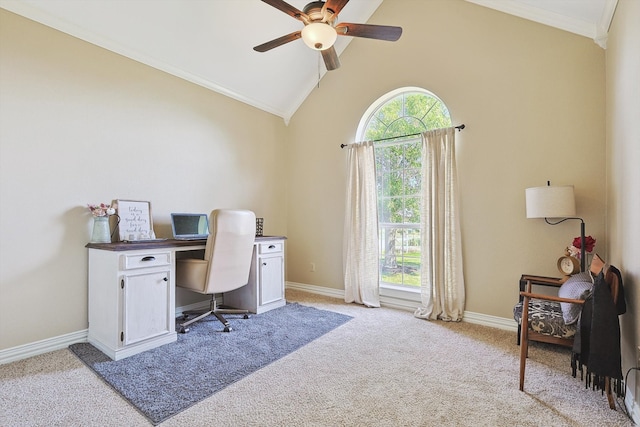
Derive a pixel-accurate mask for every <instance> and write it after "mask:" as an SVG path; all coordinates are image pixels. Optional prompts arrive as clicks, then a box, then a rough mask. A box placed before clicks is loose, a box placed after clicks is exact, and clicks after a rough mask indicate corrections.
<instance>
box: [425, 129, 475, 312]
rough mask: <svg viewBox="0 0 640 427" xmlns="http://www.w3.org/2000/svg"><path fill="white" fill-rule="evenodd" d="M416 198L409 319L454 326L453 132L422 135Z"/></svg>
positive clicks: (457, 271) (459, 288)
mask: <svg viewBox="0 0 640 427" xmlns="http://www.w3.org/2000/svg"><path fill="white" fill-rule="evenodd" d="M422 194H423V198H422V205H421V207H420V218H421V220H420V221H421V223H420V225H421V228H422V232H421V240H422V254H421V267H420V281H421V283H420V286H421V299H422V306H420V307H418V309H417V310H416V311H415V313H414V314H415V316H416V317H420V318H424V319H442V320H447V321H460V320H462V316H463V314H464V302H465V301H464V300H465V294H464V277H463V272H462V239H461V236H460V219H459V213H458V184H457V176H456V156H455V128H453V127H452V128H446V129H436V130H432V131H428V132H425V133H424V134H423V139H422Z"/></svg>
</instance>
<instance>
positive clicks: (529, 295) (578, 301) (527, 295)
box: [520, 292, 585, 304]
mask: <svg viewBox="0 0 640 427" xmlns="http://www.w3.org/2000/svg"><path fill="white" fill-rule="evenodd" d="M520 296H522V297H525V298H535V299H542V300H546V301H555V302H567V303H571V304H584V302H585V300H583V299H572V298H561V297H556V296H553V295H543V294H534V293H533V292H520Z"/></svg>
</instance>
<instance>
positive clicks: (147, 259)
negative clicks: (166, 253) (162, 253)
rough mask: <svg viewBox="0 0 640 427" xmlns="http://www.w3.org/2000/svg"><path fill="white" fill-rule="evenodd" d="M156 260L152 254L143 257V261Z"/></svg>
mask: <svg viewBox="0 0 640 427" xmlns="http://www.w3.org/2000/svg"><path fill="white" fill-rule="evenodd" d="M155 260H156V257H154V256H151V255H150V256H146V257H144V258H142V261H155Z"/></svg>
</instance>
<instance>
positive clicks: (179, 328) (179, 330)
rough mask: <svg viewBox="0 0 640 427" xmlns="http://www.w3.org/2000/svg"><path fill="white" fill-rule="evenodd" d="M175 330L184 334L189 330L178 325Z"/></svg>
mask: <svg viewBox="0 0 640 427" xmlns="http://www.w3.org/2000/svg"><path fill="white" fill-rule="evenodd" d="M177 332H178V333H179V334H186V333H187V332H189V328H185V327H184V326H178V330H177Z"/></svg>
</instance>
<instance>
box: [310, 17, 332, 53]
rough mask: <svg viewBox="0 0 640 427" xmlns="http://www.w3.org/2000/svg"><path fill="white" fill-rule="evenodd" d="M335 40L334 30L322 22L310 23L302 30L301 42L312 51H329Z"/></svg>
mask: <svg viewBox="0 0 640 427" xmlns="http://www.w3.org/2000/svg"><path fill="white" fill-rule="evenodd" d="M337 38H338V33H336V30H335V29H334V28H333V27H332V26H331V25H329V24H325V23H324V22H312V23H310V24H308V25H306V26H305V27H304V28H303V29H302V40H303V41H304V43H305V44H306V45H307V46H309V47H310V48H311V49H314V50H325V49H329V48H330V47H331V46H333V44H334V43H335V42H336V39H337Z"/></svg>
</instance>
